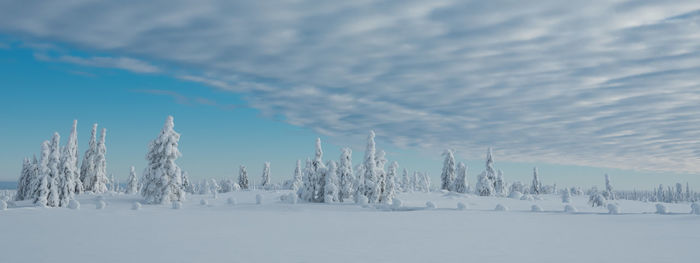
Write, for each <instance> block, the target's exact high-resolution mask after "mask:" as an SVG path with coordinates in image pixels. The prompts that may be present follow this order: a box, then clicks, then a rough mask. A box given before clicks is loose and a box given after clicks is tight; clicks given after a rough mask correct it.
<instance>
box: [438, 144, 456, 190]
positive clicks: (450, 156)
mask: <svg viewBox="0 0 700 263" xmlns="http://www.w3.org/2000/svg"><path fill="white" fill-rule="evenodd" d="M442 155H443V156H445V161H444V162H443V164H442V175H441V176H440V179H441V183H442V184H441V185H440V189H442V190H448V191H453V190H454V181H455V179H456V171H455V170H456V169H455V156H454V153H453V152H452V150H450V149H447V150H445V152H444V153H443V154H442Z"/></svg>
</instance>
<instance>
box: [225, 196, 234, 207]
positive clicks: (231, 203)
mask: <svg viewBox="0 0 700 263" xmlns="http://www.w3.org/2000/svg"><path fill="white" fill-rule="evenodd" d="M226 203H227V204H228V205H236V198H233V197H229V198H228V200H226Z"/></svg>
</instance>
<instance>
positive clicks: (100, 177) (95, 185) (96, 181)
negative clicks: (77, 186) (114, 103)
mask: <svg viewBox="0 0 700 263" xmlns="http://www.w3.org/2000/svg"><path fill="white" fill-rule="evenodd" d="M106 136H107V129H105V128H102V134H101V135H100V141H99V142H97V153H96V155H95V173H94V177H93V178H92V179H91V180H90V183H91V185H90V189H91V190H92V192H93V193H96V194H101V193H106V192H107V190H108V189H107V184H108V183H110V180H109V178H107V158H106V155H107V146H106V144H105V137H106Z"/></svg>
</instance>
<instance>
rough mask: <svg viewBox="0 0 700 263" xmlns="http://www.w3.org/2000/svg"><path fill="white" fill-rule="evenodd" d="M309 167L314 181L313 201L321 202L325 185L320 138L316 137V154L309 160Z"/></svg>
mask: <svg viewBox="0 0 700 263" xmlns="http://www.w3.org/2000/svg"><path fill="white" fill-rule="evenodd" d="M311 169H312V172H313V174H314V175H313V183H314V185H315V186H314V191H313V193H314V198H313V200H314V202H319V203H320V202H323V200H324V198H325V196H326V194H325V192H324V191H325V185H326V178H325V177H326V165H324V164H323V149H322V148H321V138H316V155H315V156H314V159H313V160H311Z"/></svg>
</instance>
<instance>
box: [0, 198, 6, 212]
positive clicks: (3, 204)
mask: <svg viewBox="0 0 700 263" xmlns="http://www.w3.org/2000/svg"><path fill="white" fill-rule="evenodd" d="M0 210H7V202H5V200H0Z"/></svg>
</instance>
